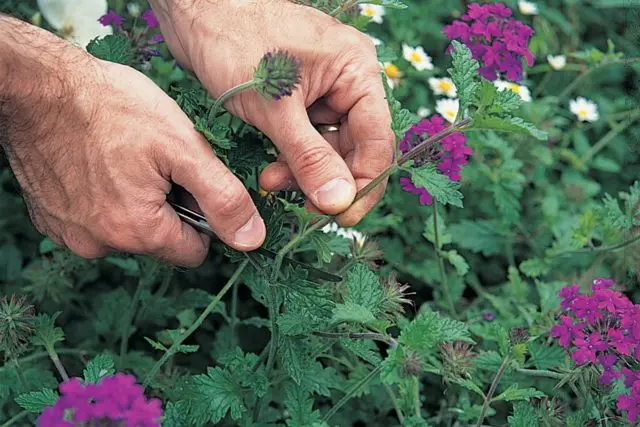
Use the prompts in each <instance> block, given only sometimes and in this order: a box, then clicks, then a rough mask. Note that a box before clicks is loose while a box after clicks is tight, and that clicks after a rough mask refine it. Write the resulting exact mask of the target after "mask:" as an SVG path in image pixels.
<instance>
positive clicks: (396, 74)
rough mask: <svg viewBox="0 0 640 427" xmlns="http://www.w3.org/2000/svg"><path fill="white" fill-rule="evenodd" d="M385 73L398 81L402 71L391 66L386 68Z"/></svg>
mask: <svg viewBox="0 0 640 427" xmlns="http://www.w3.org/2000/svg"><path fill="white" fill-rule="evenodd" d="M384 72H385V73H386V74H387V76H388V77H389V78H390V79H397V78H398V77H400V69H399V68H398V67H397V66H395V65H394V64H389V65H387V66H386V67H384Z"/></svg>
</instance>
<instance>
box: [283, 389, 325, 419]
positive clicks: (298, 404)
mask: <svg viewBox="0 0 640 427" xmlns="http://www.w3.org/2000/svg"><path fill="white" fill-rule="evenodd" d="M284 405H285V407H286V408H287V412H288V413H289V418H288V419H287V420H286V423H287V425H288V426H289V427H307V426H310V425H312V424H313V423H315V422H319V421H320V412H319V411H318V410H315V411H314V410H313V399H312V397H311V394H310V393H309V392H308V391H307V390H305V389H304V388H302V387H300V386H289V387H287V388H286V391H285V397H284Z"/></svg>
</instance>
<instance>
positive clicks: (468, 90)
mask: <svg viewBox="0 0 640 427" xmlns="http://www.w3.org/2000/svg"><path fill="white" fill-rule="evenodd" d="M451 43H452V45H453V51H452V52H451V57H452V65H453V68H450V69H448V70H447V71H448V73H449V75H450V76H451V80H452V81H453V84H454V85H455V87H456V90H457V92H458V99H459V100H460V110H459V111H460V112H459V113H458V116H461V115H462V114H464V111H465V110H466V108H467V107H468V106H469V104H471V103H472V102H473V101H474V100H475V97H476V93H477V91H478V83H477V79H478V69H479V68H480V64H479V63H478V61H476V60H475V59H473V55H472V54H471V51H470V50H469V48H468V47H467V46H465V45H464V44H462V43H460V42H458V41H456V40H454V41H452V42H451Z"/></svg>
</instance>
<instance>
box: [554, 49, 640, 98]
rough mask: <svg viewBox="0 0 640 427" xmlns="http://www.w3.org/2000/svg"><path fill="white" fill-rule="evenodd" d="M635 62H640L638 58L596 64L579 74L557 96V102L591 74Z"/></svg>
mask: <svg viewBox="0 0 640 427" xmlns="http://www.w3.org/2000/svg"><path fill="white" fill-rule="evenodd" d="M636 62H640V58H626V59H618V60H615V61H609V62H605V63H603V64H598V65H596V66H595V67H593V68H589V69H588V70H587V71H585V72H584V73H582V74H580V75H579V76H578V78H577V79H575V80H573V81H572V82H571V83H570V84H569V86H567V87H566V88H565V89H564V90H563V91H562V92H561V93H560V95H559V96H558V100H562V99H564V98H565V97H567V96H569V95H570V94H571V92H573V90H574V89H575V88H576V87H577V86H578V85H579V84H580V83H582V81H583V80H584V79H586V78H587V77H589V76H590V75H591V74H593V73H594V72H596V71H599V70H601V69H603V68H605V67H608V66H611V65H619V64H621V65H627V64H634V63H636Z"/></svg>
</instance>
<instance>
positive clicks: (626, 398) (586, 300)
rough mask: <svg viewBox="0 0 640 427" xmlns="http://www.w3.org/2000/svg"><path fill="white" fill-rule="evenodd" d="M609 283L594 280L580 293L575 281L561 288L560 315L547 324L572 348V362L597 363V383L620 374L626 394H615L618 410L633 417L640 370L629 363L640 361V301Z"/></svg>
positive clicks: (638, 407) (639, 406) (639, 401)
mask: <svg viewBox="0 0 640 427" xmlns="http://www.w3.org/2000/svg"><path fill="white" fill-rule="evenodd" d="M614 285H615V282H614V281H613V280H610V279H596V280H595V281H594V282H593V286H592V287H591V293H590V294H582V293H581V292H580V287H579V286H578V285H575V284H574V285H571V286H569V287H565V288H563V289H562V290H561V291H560V292H559V293H558V296H559V297H560V298H562V300H561V303H560V306H561V308H562V309H563V311H564V313H565V314H564V315H562V316H561V317H560V324H559V325H555V326H554V327H553V328H551V336H552V337H556V338H558V343H559V344H560V345H561V346H562V347H565V348H567V349H569V350H571V358H572V359H573V361H574V362H575V363H576V364H578V365H584V364H587V363H592V364H593V365H596V366H599V367H600V368H601V369H602V373H601V375H600V384H604V385H607V384H611V383H612V382H613V381H614V380H616V379H617V378H622V377H623V376H624V378H625V385H626V386H627V388H629V389H630V390H631V394H630V395H622V396H619V397H618V409H619V410H621V411H626V412H627V415H628V418H629V419H630V420H631V422H635V421H636V419H637V417H638V415H639V414H640V371H633V370H631V369H629V368H628V366H633V364H636V365H637V363H638V362H640V305H635V304H633V303H632V302H631V301H630V300H629V299H628V298H627V297H626V296H624V295H622V294H621V293H620V292H617V291H614V290H613V289H612V288H613V286H614ZM619 367H621V368H619Z"/></svg>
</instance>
